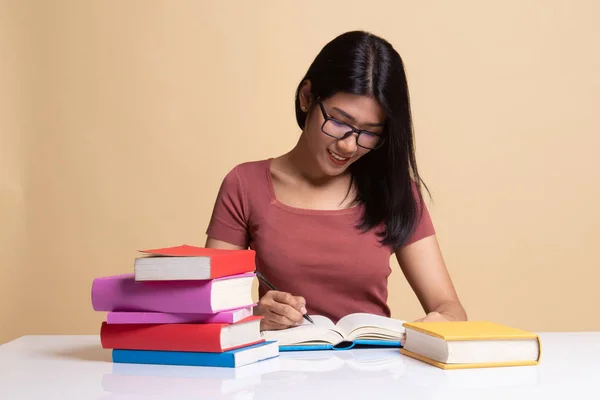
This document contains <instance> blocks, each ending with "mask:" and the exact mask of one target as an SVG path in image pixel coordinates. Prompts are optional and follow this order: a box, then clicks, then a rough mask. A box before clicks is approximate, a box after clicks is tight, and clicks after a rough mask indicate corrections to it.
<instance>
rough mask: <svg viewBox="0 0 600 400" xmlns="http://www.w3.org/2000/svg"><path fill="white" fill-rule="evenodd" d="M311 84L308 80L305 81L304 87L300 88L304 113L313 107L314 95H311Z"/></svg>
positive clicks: (301, 107)
mask: <svg viewBox="0 0 600 400" xmlns="http://www.w3.org/2000/svg"><path fill="white" fill-rule="evenodd" d="M310 89H311V84H310V81H309V80H308V79H305V80H304V82H302V86H301V87H300V91H299V97H300V109H301V110H302V111H304V112H307V111H308V110H309V109H310V106H311V105H312V94H311V91H310Z"/></svg>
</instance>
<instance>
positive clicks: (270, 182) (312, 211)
mask: <svg viewBox="0 0 600 400" xmlns="http://www.w3.org/2000/svg"><path fill="white" fill-rule="evenodd" d="M271 161H273V157H270V158H268V159H266V160H265V163H264V164H265V173H266V177H267V187H268V192H269V202H270V204H271V205H273V206H275V207H277V208H280V209H283V210H286V211H290V212H293V213H296V214H305V215H348V214H354V213H356V212H358V211H359V210H360V208H361V206H360V205H356V206H352V207H350V208H344V209H339V210H320V209H312V208H300V207H293V206H290V205H287V204H285V203H282V202H281V201H279V200H278V199H277V196H276V195H275V187H274V186H273V179H272V177H271Z"/></svg>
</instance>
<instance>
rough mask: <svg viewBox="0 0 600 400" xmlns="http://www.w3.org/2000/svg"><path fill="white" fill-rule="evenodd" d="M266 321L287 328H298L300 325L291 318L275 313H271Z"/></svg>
mask: <svg viewBox="0 0 600 400" xmlns="http://www.w3.org/2000/svg"><path fill="white" fill-rule="evenodd" d="M265 319H266V320H267V322H269V323H275V324H278V325H284V326H286V327H288V328H289V327H292V326H297V325H299V324H298V322H296V321H294V320H292V319H291V318H289V317H287V316H286V315H280V314H277V313H274V312H270V313H269V314H268V315H267V316H266V317H265Z"/></svg>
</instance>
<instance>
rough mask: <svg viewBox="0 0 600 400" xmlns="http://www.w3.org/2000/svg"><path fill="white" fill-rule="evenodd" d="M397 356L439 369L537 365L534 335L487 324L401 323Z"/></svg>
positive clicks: (538, 354)
mask: <svg viewBox="0 0 600 400" xmlns="http://www.w3.org/2000/svg"><path fill="white" fill-rule="evenodd" d="M403 326H404V328H405V330H406V341H405V344H404V346H403V348H402V349H400V352H401V353H402V354H404V355H406V356H408V357H412V358H415V359H417V360H421V361H423V362H426V363H428V364H431V365H434V366H436V367H438V368H442V369H460V368H489V367H510V366H523V365H537V364H538V363H539V361H540V357H541V354H542V344H541V341H540V338H539V336H538V335H536V334H534V333H531V332H527V331H524V330H521V329H516V328H511V327H508V326H504V325H499V324H495V323H493V322H488V321H450V322H405V323H404V324H403Z"/></svg>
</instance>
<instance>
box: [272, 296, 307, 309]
mask: <svg viewBox="0 0 600 400" xmlns="http://www.w3.org/2000/svg"><path fill="white" fill-rule="evenodd" d="M272 298H273V300H275V301H276V302H278V303H283V304H288V305H290V306H292V307H294V308H296V309H298V308H300V305H299V303H298V300H297V297H296V296H292V295H291V294H290V293H286V292H274V293H273V296H272Z"/></svg>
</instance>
